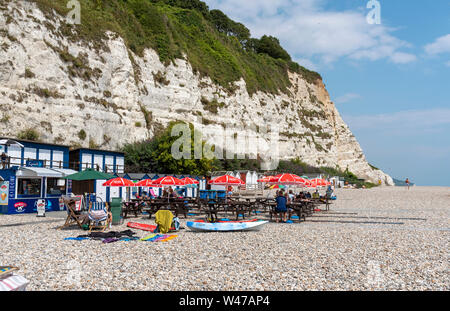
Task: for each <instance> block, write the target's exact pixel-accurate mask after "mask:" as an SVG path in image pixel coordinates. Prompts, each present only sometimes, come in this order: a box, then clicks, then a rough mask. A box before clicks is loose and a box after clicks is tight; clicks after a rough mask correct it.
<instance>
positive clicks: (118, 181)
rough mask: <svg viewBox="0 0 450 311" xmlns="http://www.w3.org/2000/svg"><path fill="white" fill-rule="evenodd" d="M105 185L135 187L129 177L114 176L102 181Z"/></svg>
mask: <svg viewBox="0 0 450 311" xmlns="http://www.w3.org/2000/svg"><path fill="white" fill-rule="evenodd" d="M103 186H105V187H135V186H136V184H135V183H134V182H132V181H131V180H129V179H125V178H122V177H116V178H113V179H110V180H108V181H106V182H105V183H103Z"/></svg>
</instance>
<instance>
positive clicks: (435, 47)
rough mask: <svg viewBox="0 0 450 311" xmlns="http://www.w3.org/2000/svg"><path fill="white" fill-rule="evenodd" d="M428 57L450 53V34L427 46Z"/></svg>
mask: <svg viewBox="0 0 450 311" xmlns="http://www.w3.org/2000/svg"><path fill="white" fill-rule="evenodd" d="M425 52H427V54H428V55H437V54H442V53H450V34H448V35H445V36H442V37H440V38H437V39H436V40H435V41H434V42H433V43H430V44H427V45H426V46H425Z"/></svg>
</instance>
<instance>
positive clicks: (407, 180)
mask: <svg viewBox="0 0 450 311" xmlns="http://www.w3.org/2000/svg"><path fill="white" fill-rule="evenodd" d="M405 183H406V186H407V187H408V190H409V179H408V178H406V181H405Z"/></svg>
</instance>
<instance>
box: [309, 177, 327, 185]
mask: <svg viewBox="0 0 450 311" xmlns="http://www.w3.org/2000/svg"><path fill="white" fill-rule="evenodd" d="M311 182H312V183H314V184H315V185H316V186H317V187H325V186H328V182H327V181H326V180H324V179H320V178H314V179H311Z"/></svg>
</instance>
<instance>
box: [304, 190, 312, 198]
mask: <svg viewBox="0 0 450 311" xmlns="http://www.w3.org/2000/svg"><path fill="white" fill-rule="evenodd" d="M305 199H311V192H309V191H306V192H305Z"/></svg>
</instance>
